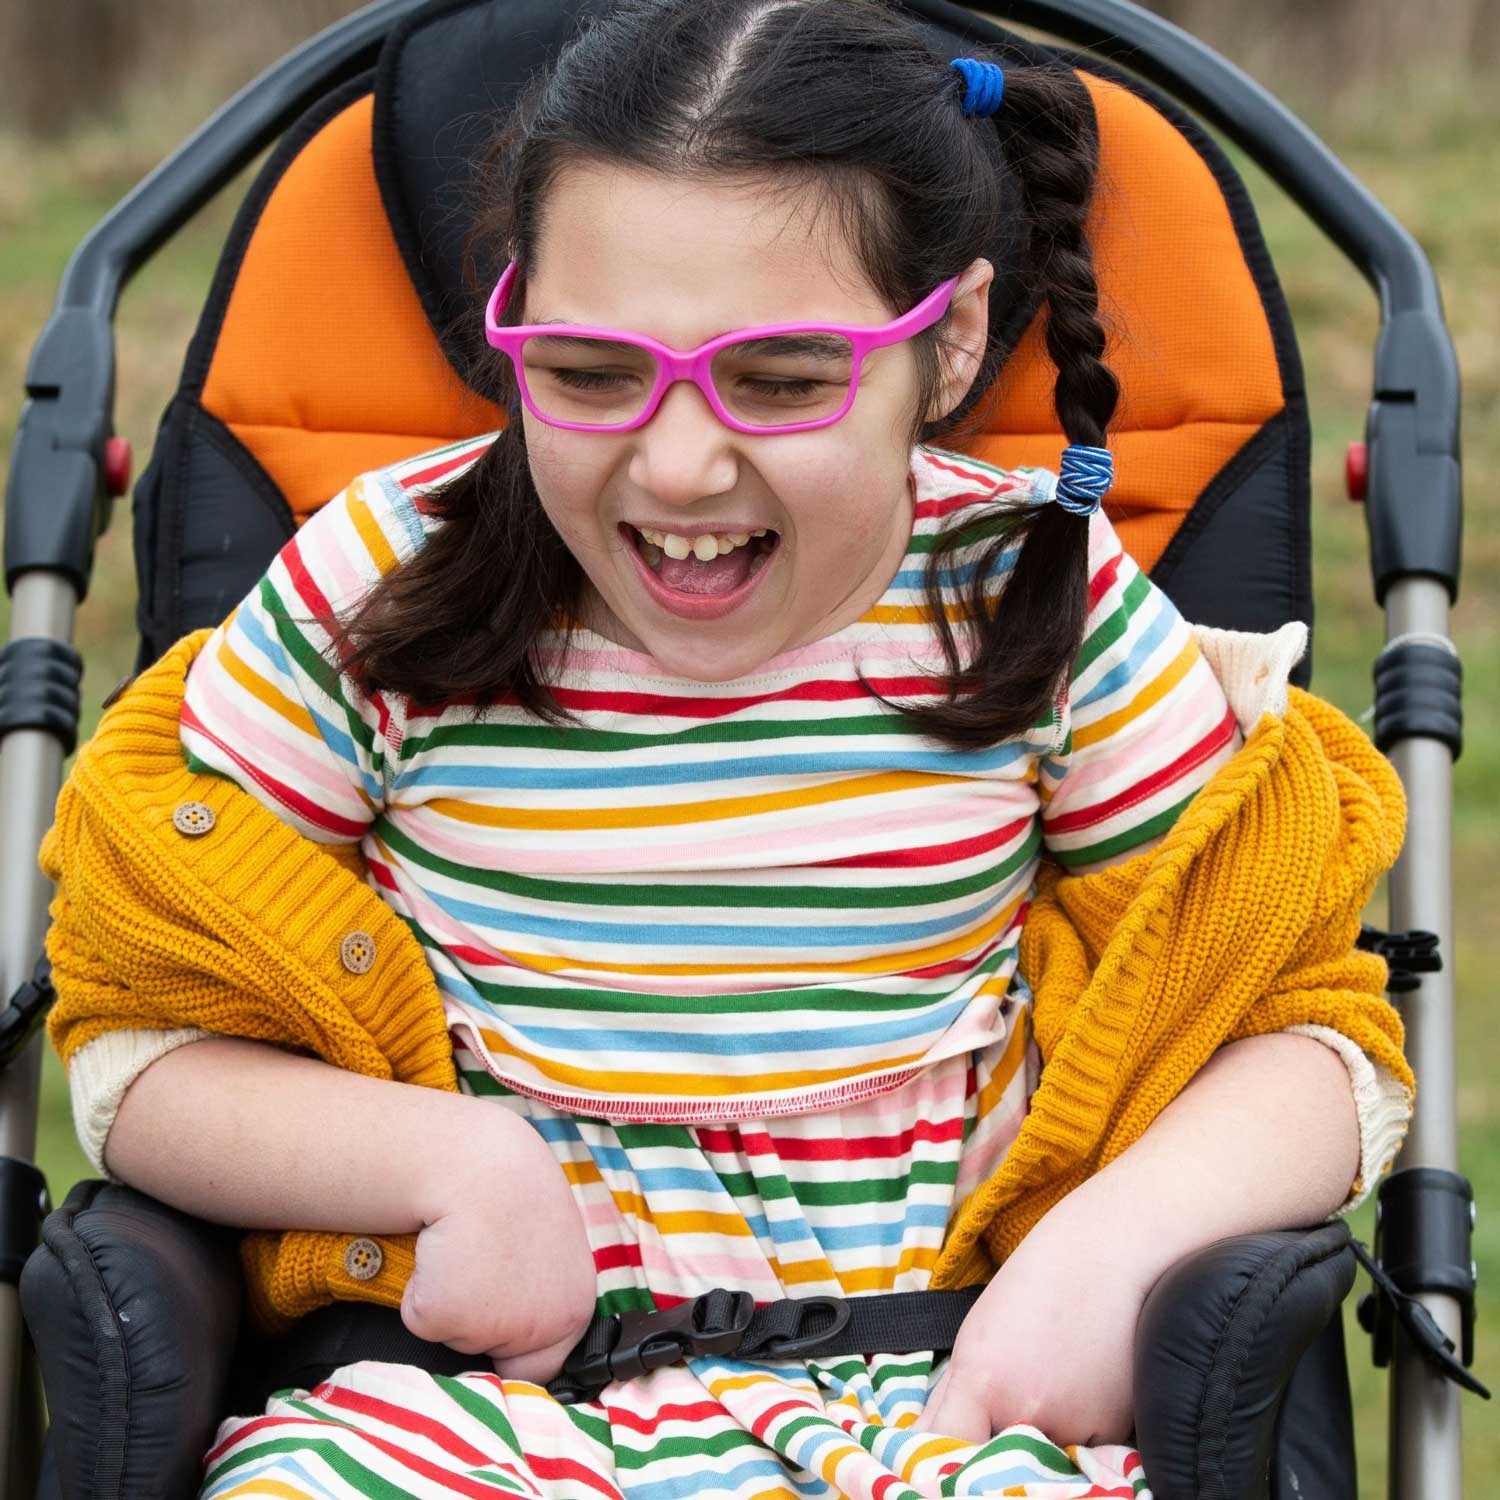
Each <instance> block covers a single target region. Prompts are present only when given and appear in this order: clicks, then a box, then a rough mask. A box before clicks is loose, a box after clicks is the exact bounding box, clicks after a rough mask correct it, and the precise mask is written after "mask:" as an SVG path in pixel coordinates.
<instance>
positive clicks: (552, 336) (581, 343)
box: [537, 318, 619, 353]
mask: <svg viewBox="0 0 1500 1500" xmlns="http://www.w3.org/2000/svg"><path fill="white" fill-rule="evenodd" d="M552 322H554V323H558V322H560V320H559V319H557V318H554V319H552ZM537 326H538V327H543V326H545V325H543V324H538V325H537ZM562 326H563V327H566V326H567V325H566V324H562ZM537 337H538V338H544V339H546V341H547V342H548V343H549V344H559V345H562V346H563V347H565V348H568V349H581V350H584V351H586V352H590V353H592V352H596V351H598V350H603V349H615V348H618V347H619V345H618V342H617V341H616V340H614V339H591V338H584V337H582V336H581V335H580V334H576V333H543V334H538V335H537Z"/></svg>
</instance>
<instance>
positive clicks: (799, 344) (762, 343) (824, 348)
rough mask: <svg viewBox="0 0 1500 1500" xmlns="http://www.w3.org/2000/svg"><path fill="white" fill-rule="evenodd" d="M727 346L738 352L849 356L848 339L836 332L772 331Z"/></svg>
mask: <svg viewBox="0 0 1500 1500" xmlns="http://www.w3.org/2000/svg"><path fill="white" fill-rule="evenodd" d="M729 347H730V348H732V349H733V350H734V351H735V352H736V353H738V354H785V355H793V356H795V355H801V354H817V355H822V356H824V357H826V358H828V359H847V358H848V357H849V340H848V339H846V338H841V337H840V336H839V335H838V334H836V333H773V334H768V335H766V336H764V337H762V338H755V339H742V340H741V341H740V342H739V343H737V344H731V345H730V346H729Z"/></svg>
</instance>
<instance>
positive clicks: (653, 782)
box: [393, 725, 1030, 791]
mask: <svg viewBox="0 0 1500 1500" xmlns="http://www.w3.org/2000/svg"><path fill="white" fill-rule="evenodd" d="M892 732H893V733H895V732H896V730H895V726H894V725H893V726H892ZM1029 753H1030V750H1029V747H1028V746H1027V745H1026V744H1025V743H1023V742H1017V741H1010V740H1007V741H1005V742H1004V743H1002V744H999V745H996V746H994V747H993V748H992V749H988V750H940V751H921V750H863V751H861V750H828V751H808V752H806V753H803V754H799V755H757V756H743V757H740V758H738V759H735V760H707V761H684V762H682V763H681V764H677V765H661V764H656V765H629V766H616V767H613V768H611V767H607V766H601V765H592V766H583V767H580V768H578V769H576V770H563V769H557V768H551V767H549V768H546V769H541V768H536V767H531V766H488V765H484V764H479V763H471V764H468V765H464V764H460V763H456V762H451V761H444V762H443V763H442V764H441V765H417V766H413V767H412V768H411V769H409V770H405V771H402V772H401V773H400V774H399V775H398V776H397V777H396V778H395V781H394V783H393V786H394V789H395V790H396V791H405V790H407V789H408V788H411V787H418V786H436V787H479V788H484V789H490V790H499V789H506V790H510V789H515V790H524V791H540V790H545V791H594V790H599V789H602V788H604V787H646V786H681V785H684V784H686V783H692V782H707V781H740V780H747V779H751V778H754V777H757V776H831V775H835V774H837V773H839V772H869V771H930V772H932V773H934V774H936V775H948V776H962V775H979V774H981V773H983V772H986V771H999V770H1003V769H1004V768H1005V767H1006V766H1009V765H1013V764H1014V763H1015V762H1016V761H1017V760H1019V759H1020V758H1021V757H1023V756H1025V755H1027V754H1029Z"/></svg>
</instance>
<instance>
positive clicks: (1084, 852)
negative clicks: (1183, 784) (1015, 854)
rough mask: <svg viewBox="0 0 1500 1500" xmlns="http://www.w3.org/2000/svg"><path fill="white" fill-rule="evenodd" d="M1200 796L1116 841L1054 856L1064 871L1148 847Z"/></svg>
mask: <svg viewBox="0 0 1500 1500" xmlns="http://www.w3.org/2000/svg"><path fill="white" fill-rule="evenodd" d="M1197 795H1198V794H1197V792H1196V791H1193V792H1190V793H1188V795H1187V796H1186V797H1184V798H1183V799H1182V801H1181V802H1179V803H1178V804H1177V805H1176V806H1175V807H1169V808H1167V810H1166V811H1165V812H1159V813H1157V815H1156V816H1155V817H1154V818H1148V819H1147V820H1146V821H1145V822H1144V823H1137V824H1135V825H1134V826H1133V827H1131V828H1127V829H1126V830H1125V832H1124V833H1117V834H1116V835H1115V836H1114V837H1113V838H1110V839H1101V840H1100V841H1099V842H1098V843H1097V844H1085V845H1084V846H1083V847H1082V848H1079V849H1054V850H1053V851H1052V853H1053V856H1054V858H1055V859H1056V860H1057V862H1058V863H1059V864H1060V865H1062V867H1063V868H1064V869H1065V870H1071V869H1074V868H1075V867H1076V866H1078V865H1089V864H1093V862H1094V861H1095V860H1097V859H1112V858H1113V857H1114V856H1115V855H1117V854H1123V853H1124V852H1125V851H1126V850H1127V849H1134V848H1135V846H1136V845H1137V844H1145V843H1148V842H1150V840H1152V839H1154V838H1155V837H1156V836H1157V835H1158V834H1162V833H1165V832H1166V831H1167V830H1168V829H1169V828H1170V827H1171V826H1172V825H1173V824H1174V823H1175V822H1176V821H1177V818H1178V815H1179V814H1180V813H1181V812H1182V810H1183V808H1185V807H1186V806H1187V805H1188V803H1189V802H1191V801H1192V800H1193V798H1194V797H1196V796H1197Z"/></svg>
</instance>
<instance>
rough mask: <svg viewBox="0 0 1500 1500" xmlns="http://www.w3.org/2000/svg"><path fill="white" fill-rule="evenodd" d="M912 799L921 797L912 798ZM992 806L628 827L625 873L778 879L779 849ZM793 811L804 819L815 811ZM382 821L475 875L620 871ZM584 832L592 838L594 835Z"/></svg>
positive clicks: (554, 850)
mask: <svg viewBox="0 0 1500 1500" xmlns="http://www.w3.org/2000/svg"><path fill="white" fill-rule="evenodd" d="M429 790H431V789H429ZM433 794H434V795H441V792H436V791H435V792H434V793H433ZM894 795H898V796H904V795H906V794H905V793H897V794H894ZM918 795H922V793H920V792H919V793H918ZM862 800H864V801H868V800H870V799H868V798H865V799H862ZM996 801H997V799H996V798H995V797H994V796H993V795H990V796H985V795H983V794H982V793H980V792H977V791H976V792H974V793H972V794H969V795H965V796H961V797H960V798H958V799H957V800H955V801H948V802H943V803H940V804H938V805H936V806H932V805H928V806H925V807H922V806H916V807H905V808H901V809H899V810H892V811H890V812H887V813H883V814H880V815H877V816H874V817H871V816H870V815H869V813H864V814H861V815H858V816H845V817H840V818H836V819H833V820H831V821H829V822H827V823H819V824H817V826H816V827H810V826H809V825H808V824H806V823H803V824H801V825H800V826H797V827H790V828H785V829H782V830H781V831H779V832H771V831H765V832H761V831H757V832H756V833H755V835H754V837H753V838H749V837H747V836H746V835H745V833H744V832H743V831H742V832H740V833H738V834H737V835H735V836H732V837H728V838H713V837H712V836H708V837H702V838H695V839H693V840H692V841H691V842H678V843H670V844H652V843H649V842H646V841H645V838H644V835H646V834H647V833H649V830H646V829H632V830H631V846H630V849H629V851H628V857H629V860H630V866H631V868H630V873H631V875H632V876H647V875H651V874H653V873H657V872H670V871H704V872H712V871H715V870H723V869H733V870H748V869H754V868H755V867H756V866H758V865H763V866H765V867H766V868H768V869H773V870H776V871H777V872H778V875H780V874H782V873H783V872H784V871H785V869H786V867H785V866H784V865H783V864H782V863H781V862H780V861H778V860H777V859H775V858H773V857H772V856H774V855H776V854H777V853H779V852H780V851H783V850H787V849H794V850H798V851H799V852H803V851H808V849H809V846H810V845H814V844H816V845H818V846H819V848H820V849H822V850H823V851H824V852H826V845H827V843H828V842H829V841H832V840H844V839H859V840H860V841H861V842H862V843H864V842H868V843H869V844H870V847H872V848H875V849H880V848H889V847H890V845H889V844H888V843H883V842H881V841H882V840H884V839H886V838H887V837H888V836H891V835H896V834H904V833H907V832H908V831H910V830H912V829H920V830H924V831H927V830H933V829H939V828H946V827H948V826H949V825H958V826H972V825H973V824H974V823H975V822H976V821H977V822H979V823H981V824H985V823H988V822H993V821H994V819H995V817H996V816H997V813H996ZM800 811H802V812H803V813H804V814H805V815H810V814H811V813H812V812H814V811H815V809H802V810H800ZM1007 811H1009V809H1007ZM388 816H389V818H390V820H391V824H392V826H393V827H396V828H399V829H400V830H401V832H402V833H404V834H405V835H406V836H407V837H408V838H410V839H411V840H412V841H413V842H414V843H417V844H420V845H421V846H422V847H423V848H424V849H427V850H429V851H431V852H432V853H433V854H436V855H438V856H439V857H441V858H443V859H448V860H452V861H453V862H454V863H455V864H461V865H467V866H470V867H471V868H473V869H476V870H498V869H504V870H507V871H510V872H512V873H514V874H517V875H583V874H591V873H600V872H603V873H606V874H608V873H612V872H614V871H617V870H619V869H620V868H621V858H622V851H621V849H620V847H619V844H618V843H614V844H610V845H608V846H604V847H599V848H593V849H590V848H579V847H578V846H576V845H568V846H567V847H559V835H558V833H557V832H556V831H553V830H549V831H548V834H547V843H546V844H545V845H541V846H538V847H536V848H527V847H525V845H524V843H523V840H524V838H525V830H516V831H509V830H508V831H507V836H506V842H505V846H504V847H503V848H499V847H497V846H496V844H495V843H493V842H489V843H487V842H485V841H483V840H481V839H478V838H470V837H468V836H466V835H465V834H463V833H460V832H459V831H458V830H460V829H463V828H465V827H466V826H467V825H465V824H463V823H460V822H459V821H458V820H457V819H453V818H446V817H443V816H441V815H440V814H435V813H424V812H423V811H422V810H421V809H420V808H418V809H411V808H408V807H402V808H392V809H390V811H389V813H388ZM699 826H705V827H711V826H712V825H711V824H709V825H699ZM680 827H681V825H673V828H672V830H671V831H672V832H674V833H677V832H678V830H679V829H680ZM591 832H592V833H594V834H596V835H597V832H598V831H597V830H592V831H591ZM605 836H610V837H617V835H614V834H613V833H612V831H611V830H605ZM563 837H568V835H563ZM679 838H680V833H679ZM1013 847H1015V845H1009V846H1007V847H1006V848H1005V849H1003V850H996V851H995V852H994V853H993V854H991V855H987V856H984V857H985V858H987V859H994V860H999V859H1004V858H1005V857H1006V855H1008V854H1009V853H1010V850H1011V848H1013ZM812 852H817V850H814V851H812ZM820 858H821V856H820ZM958 873H960V871H959V870H954V869H945V870H944V871H943V876H944V878H945V879H947V878H951V877H952V876H955V875H956V874H958Z"/></svg>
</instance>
